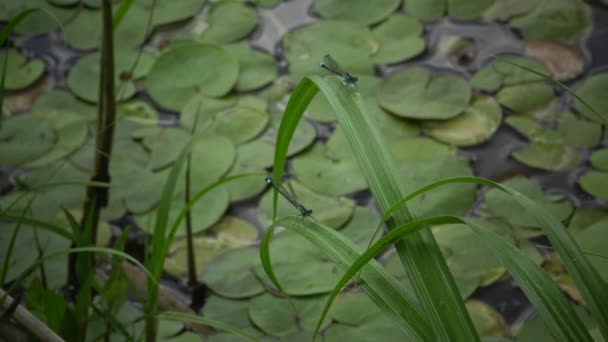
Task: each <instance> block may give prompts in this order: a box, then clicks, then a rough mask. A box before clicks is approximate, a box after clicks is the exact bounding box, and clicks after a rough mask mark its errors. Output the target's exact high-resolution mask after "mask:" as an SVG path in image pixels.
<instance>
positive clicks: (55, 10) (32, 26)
mask: <svg viewBox="0 0 608 342" xmlns="http://www.w3.org/2000/svg"><path fill="white" fill-rule="evenodd" d="M31 8H39V9H40V11H37V12H34V13H32V14H30V15H27V16H25V17H24V18H23V20H22V21H20V22H19V25H17V26H15V29H14V31H15V32H16V33H18V34H24V35H32V36H35V35H40V34H44V33H48V32H51V31H55V30H56V29H58V28H59V25H60V24H64V23H65V22H66V21H68V20H69V18H70V17H71V16H72V14H73V11H72V10H70V9H68V8H63V7H59V6H53V5H52V4H50V3H49V1H47V0H23V1H10V0H9V1H2V2H0V20H2V21H9V20H10V19H11V18H13V17H15V16H17V15H19V13H21V12H24V11H26V10H28V9H31ZM49 14H51V15H52V16H51V15H49Z"/></svg>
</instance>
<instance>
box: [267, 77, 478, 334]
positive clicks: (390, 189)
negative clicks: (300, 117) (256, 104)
mask: <svg viewBox="0 0 608 342" xmlns="http://www.w3.org/2000/svg"><path fill="white" fill-rule="evenodd" d="M309 79H310V80H311V81H312V82H314V83H315V84H316V86H318V88H319V90H320V92H321V93H323V94H324V96H325V97H326V99H327V100H328V102H329V104H330V105H331V107H332V108H333V110H334V112H335V113H336V116H337V117H338V122H339V124H340V127H341V128H342V129H343V131H344V133H345V135H346V138H347V140H348V141H349V143H350V144H351V147H352V150H353V152H354V154H355V157H356V158H357V162H358V165H359V168H360V169H361V171H362V173H363V175H364V176H365V178H366V180H367V183H368V185H369V188H370V190H371V192H372V195H373V197H374V199H375V201H376V203H377V205H378V207H379V208H380V209H381V211H382V212H385V211H386V210H387V209H389V207H390V206H391V205H392V204H394V203H396V202H397V201H399V200H400V199H401V198H403V193H405V192H407V191H408V187H407V186H405V185H407V184H401V182H400V180H399V178H397V174H398V173H397V171H396V167H395V166H394V161H393V159H392V157H391V155H390V153H389V150H388V147H387V146H386V143H385V142H384V139H383V136H382V135H381V134H380V132H379V130H378V128H376V124H375V122H374V121H372V119H371V116H370V115H368V114H367V113H366V110H365V104H364V102H363V99H362V98H361V96H360V94H359V93H358V92H356V91H354V90H353V89H352V87H346V86H345V85H344V84H343V83H342V81H341V80H340V79H339V78H338V77H327V78H322V77H318V76H312V77H310V78H309ZM299 86H300V85H299ZM299 86H298V87H299ZM288 110H289V108H288V109H286V114H285V115H286V116H287V115H288V113H287V112H288ZM275 166H276V165H275ZM415 218H416V217H415V215H414V214H413V213H411V212H410V211H409V210H408V208H407V207H405V206H403V207H401V209H400V210H399V211H397V212H395V213H394V215H393V216H392V217H391V218H390V219H389V220H388V221H387V222H386V224H387V228H388V230H389V231H390V230H392V229H394V228H397V227H399V226H402V225H404V224H407V223H408V222H411V221H412V220H413V219H415ZM395 248H396V249H397V253H398V254H399V257H400V259H401V262H402V263H403V265H404V268H405V271H406V272H407V274H408V276H409V278H410V280H411V282H412V286H413V288H414V291H415V293H416V295H417V297H418V300H419V301H420V303H421V304H422V308H423V310H424V316H425V318H426V320H427V322H429V324H430V325H431V327H432V329H433V331H434V332H435V334H436V340H438V341H454V340H459V341H478V340H479V336H478V334H477V332H476V331H475V327H474V326H473V323H472V321H471V318H470V317H469V314H468V312H467V310H466V308H465V306H464V303H463V301H462V299H461V298H460V293H459V292H458V288H457V287H456V283H455V281H454V279H453V277H452V276H451V274H450V272H449V269H448V267H447V264H446V262H445V259H444V258H443V256H442V255H441V251H440V250H439V247H438V246H437V243H436V241H435V239H434V238H433V235H432V234H431V233H430V231H428V230H421V231H419V232H416V233H414V234H410V235H409V236H408V238H407V239H402V240H400V241H399V242H397V243H396V244H395Z"/></svg>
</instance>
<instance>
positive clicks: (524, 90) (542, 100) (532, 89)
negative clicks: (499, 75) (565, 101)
mask: <svg viewBox="0 0 608 342" xmlns="http://www.w3.org/2000/svg"><path fill="white" fill-rule="evenodd" d="M496 99H497V100H498V103H500V104H501V105H503V106H505V107H507V108H509V109H511V110H513V111H515V112H519V113H524V112H529V111H533V110H535V109H539V108H542V107H544V106H546V105H548V104H549V103H551V101H553V100H554V99H555V92H554V91H553V87H552V86H550V85H549V84H546V83H541V82H538V83H526V84H519V85H513V86H508V87H504V88H502V89H501V90H500V91H499V92H498V94H496Z"/></svg>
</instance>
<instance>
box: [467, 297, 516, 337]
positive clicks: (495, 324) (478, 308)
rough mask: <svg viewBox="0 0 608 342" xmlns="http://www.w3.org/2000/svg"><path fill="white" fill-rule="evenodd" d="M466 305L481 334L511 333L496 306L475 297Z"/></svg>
mask: <svg viewBox="0 0 608 342" xmlns="http://www.w3.org/2000/svg"><path fill="white" fill-rule="evenodd" d="M465 305H466V308H467V311H468V312H469V315H470V316H471V320H472V321H473V325H474V326H475V330H477V333H478V334H479V335H480V336H502V337H507V336H509V335H510V329H509V325H508V324H507V322H505V319H504V318H503V317H502V316H501V315H500V313H498V311H496V310H495V309H494V308H492V307H491V306H489V305H488V304H486V303H484V302H482V301H480V300H475V299H469V300H467V301H466V303H465Z"/></svg>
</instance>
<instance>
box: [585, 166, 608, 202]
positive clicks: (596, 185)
mask: <svg viewBox="0 0 608 342" xmlns="http://www.w3.org/2000/svg"><path fill="white" fill-rule="evenodd" d="M578 183H579V184H580V186H581V188H583V190H585V192H587V193H589V194H591V195H593V196H596V197H599V198H602V199H608V186H607V185H608V172H600V171H593V170H590V171H587V172H585V174H583V175H582V176H581V178H580V179H579V180H578Z"/></svg>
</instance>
